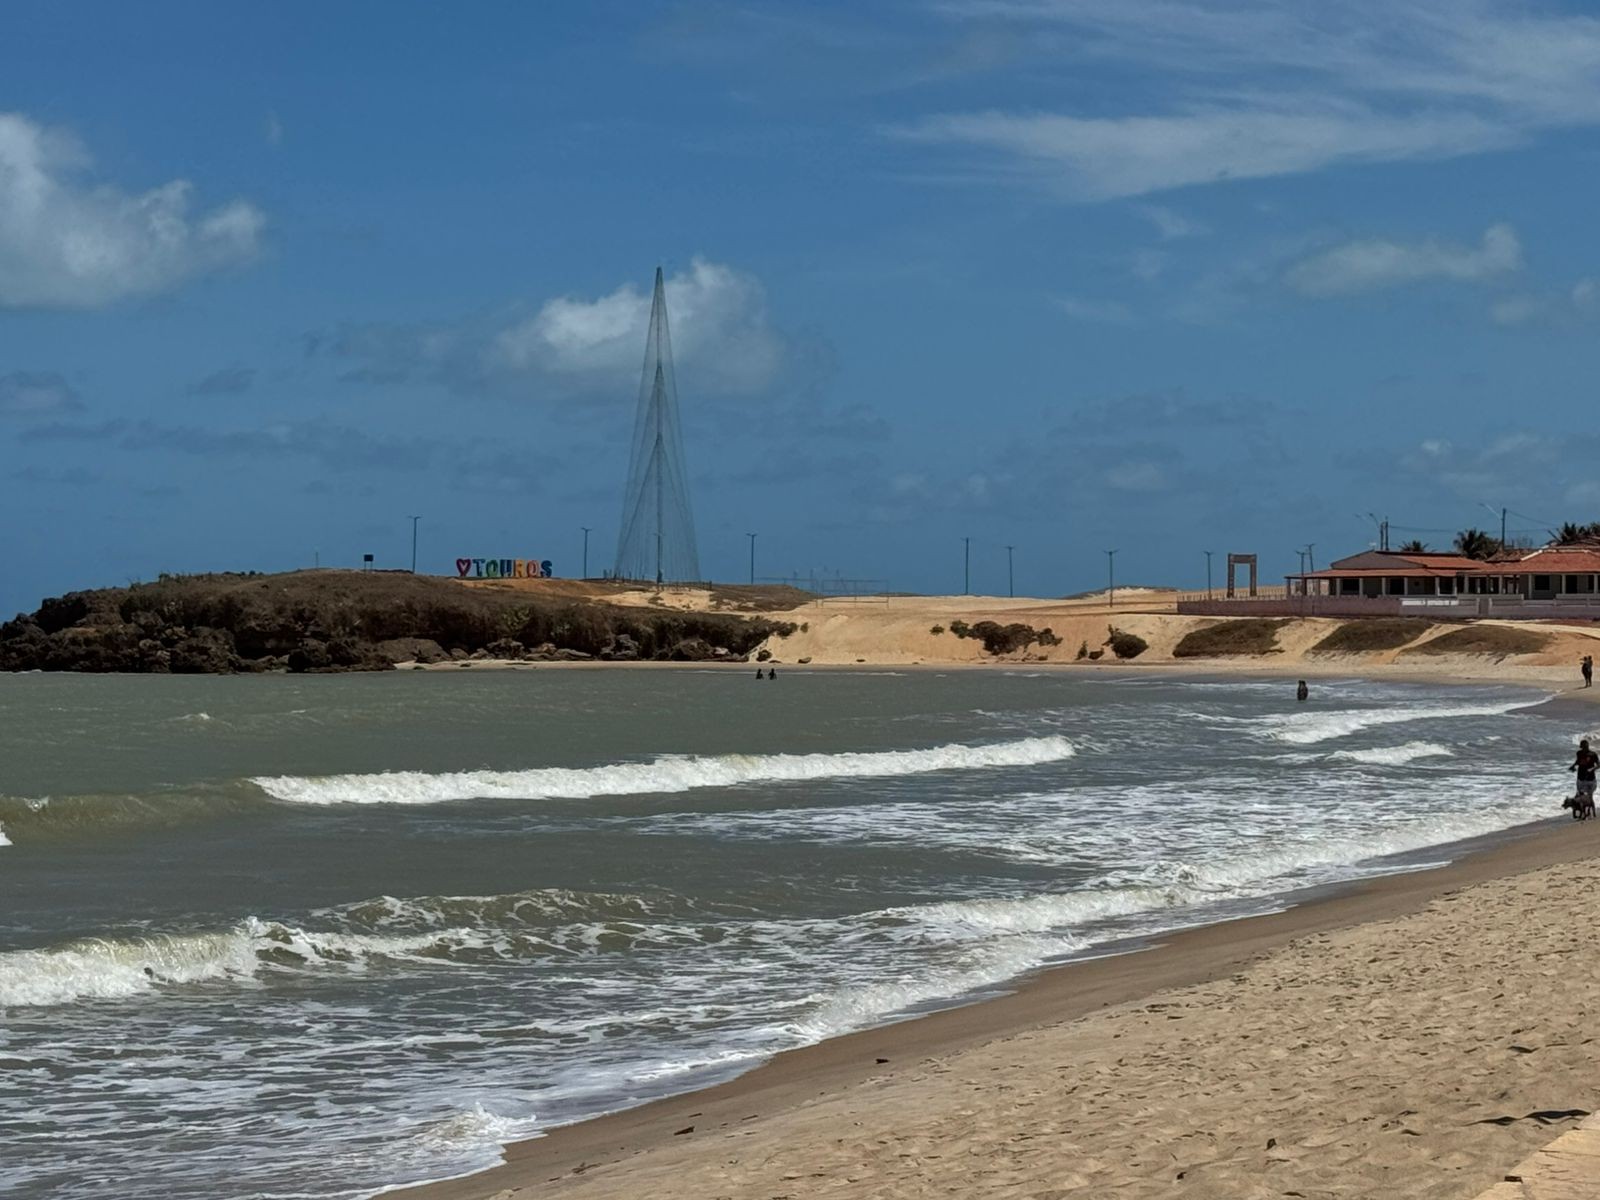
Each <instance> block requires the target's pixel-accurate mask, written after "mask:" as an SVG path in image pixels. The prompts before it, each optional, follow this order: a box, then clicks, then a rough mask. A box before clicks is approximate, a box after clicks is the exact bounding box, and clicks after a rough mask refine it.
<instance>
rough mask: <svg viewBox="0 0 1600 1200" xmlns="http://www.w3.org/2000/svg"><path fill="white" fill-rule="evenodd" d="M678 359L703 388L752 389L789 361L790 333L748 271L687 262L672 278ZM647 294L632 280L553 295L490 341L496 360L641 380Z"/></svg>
mask: <svg viewBox="0 0 1600 1200" xmlns="http://www.w3.org/2000/svg"><path fill="white" fill-rule="evenodd" d="M666 292H667V312H668V319H669V328H670V330H671V336H672V351H673V357H674V361H675V362H676V364H677V365H678V366H679V368H680V372H681V371H683V370H689V371H692V372H693V374H694V381H695V388H696V389H697V390H699V391H703V392H751V391H760V390H762V389H763V388H765V387H766V386H768V385H769V384H770V383H771V382H772V380H773V378H774V377H775V376H776V375H777V373H778V371H779V370H780V368H781V367H782V365H783V360H784V356H785V352H786V346H785V342H784V339H783V338H782V336H781V335H779V334H778V333H777V332H776V331H775V330H774V329H773V327H772V325H771V323H770V321H769V319H768V316H767V302H766V293H765V291H764V290H763V288H762V286H761V283H760V281H759V280H757V279H756V278H755V277H754V276H752V275H747V274H745V273H743V272H741V271H737V270H735V269H734V268H732V267H728V266H723V265H721V264H719V263H713V262H708V261H707V260H705V259H703V258H695V259H693V260H692V261H691V263H690V265H689V269H688V270H687V271H685V272H681V273H679V274H677V275H674V276H671V277H670V278H668V279H667V280H666ZM650 298H651V296H650V292H649V291H647V290H643V289H640V288H639V287H637V286H636V285H634V284H632V283H625V284H623V285H622V286H621V287H619V288H617V289H616V290H615V291H613V292H611V293H609V294H607V295H604V296H601V297H599V298H598V299H594V300H586V299H578V298H573V297H569V296H563V297H559V298H557V299H554V300H550V301H547V302H546V303H545V304H544V306H543V307H541V308H540V309H539V311H538V312H537V313H536V314H534V315H533V316H532V317H530V318H528V319H527V320H525V321H520V322H518V323H517V324H515V325H512V326H511V327H509V328H507V329H504V330H502V331H501V332H500V333H499V334H498V335H496V337H495V339H494V351H493V353H494V356H495V358H496V359H497V361H498V364H499V365H501V366H504V367H509V368H511V369H513V370H537V371H543V372H548V373H550V374H554V375H559V376H565V377H568V378H570V379H572V380H574V381H578V382H585V381H592V382H595V383H600V384H606V385H610V384H613V383H614V382H615V381H617V380H619V379H621V378H624V377H628V376H637V374H638V372H639V366H640V363H641V362H643V360H644V344H645V335H646V326H647V325H648V323H649V320H650Z"/></svg>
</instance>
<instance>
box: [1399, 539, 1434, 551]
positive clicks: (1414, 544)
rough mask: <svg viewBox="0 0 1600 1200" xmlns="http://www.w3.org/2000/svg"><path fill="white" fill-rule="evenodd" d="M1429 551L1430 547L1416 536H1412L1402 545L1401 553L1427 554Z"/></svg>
mask: <svg viewBox="0 0 1600 1200" xmlns="http://www.w3.org/2000/svg"><path fill="white" fill-rule="evenodd" d="M1427 552H1428V547H1427V546H1426V545H1425V544H1423V543H1422V542H1419V541H1418V540H1417V539H1416V538H1412V539H1411V540H1410V541H1409V542H1407V543H1406V544H1405V545H1404V546H1401V547H1400V553H1401V554H1426V553H1427Z"/></svg>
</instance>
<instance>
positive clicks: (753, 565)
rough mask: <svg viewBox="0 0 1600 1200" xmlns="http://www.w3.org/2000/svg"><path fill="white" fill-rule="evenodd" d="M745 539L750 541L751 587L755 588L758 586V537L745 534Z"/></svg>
mask: <svg viewBox="0 0 1600 1200" xmlns="http://www.w3.org/2000/svg"><path fill="white" fill-rule="evenodd" d="M745 537H747V538H749V539H750V586H751V587H755V585H756V535H755V534H753V533H747V534H745Z"/></svg>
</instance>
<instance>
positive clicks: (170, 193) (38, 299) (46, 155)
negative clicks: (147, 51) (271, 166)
mask: <svg viewBox="0 0 1600 1200" xmlns="http://www.w3.org/2000/svg"><path fill="white" fill-rule="evenodd" d="M89 165H90V164H89V159H88V156H87V155H86V154H85V152H84V151H83V149H82V148H81V147H80V146H79V145H78V143H77V142H76V141H75V140H74V139H73V138H71V137H70V136H69V135H67V134H65V133H62V132H61V131H59V130H51V129H46V128H44V127H43V126H41V125H38V124H36V123H35V122H33V121H30V120H29V119H28V118H26V117H24V116H22V115H20V114H17V113H0V308H98V307H100V306H101V305H105V304H110V303H112V302H114V301H117V300H121V299H124V298H126V297H129V296H138V295H148V294H151V293H155V292H162V291H166V290H168V289H170V288H172V287H175V286H177V285H178V284H180V283H182V282H183V281H185V280H187V279H190V278H192V277H194V276H196V275H200V274H204V273H205V272H208V271H213V270H216V269H218V268H221V267H226V266H231V265H233V264H235V263H240V262H246V261H248V260H249V259H251V258H253V257H255V255H256V254H257V253H258V251H259V249H260V241H261V231H262V227H263V226H264V224H265V218H264V217H263V215H262V213H261V212H260V210H259V209H257V208H255V207H254V206H253V205H250V204H247V203H245V202H244V201H242V200H235V201H233V202H231V203H229V204H225V205H223V206H222V207H220V208H215V209H212V210H211V211H210V212H206V213H199V214H191V213H190V211H189V209H190V202H189V193H190V190H191V185H190V184H189V182H188V181H187V180H183V179H175V180H172V181H171V182H170V183H165V184H162V185H161V186H160V187H157V188H152V189H151V190H150V191H147V192H142V193H131V192H125V191H122V190H121V189H119V188H117V187H115V186H114V185H111V184H105V183H97V182H95V181H93V180H92V179H91V178H89V175H88V169H89Z"/></svg>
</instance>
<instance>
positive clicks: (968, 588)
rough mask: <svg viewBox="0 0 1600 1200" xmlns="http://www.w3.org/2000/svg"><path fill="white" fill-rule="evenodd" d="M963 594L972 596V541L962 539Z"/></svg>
mask: <svg viewBox="0 0 1600 1200" xmlns="http://www.w3.org/2000/svg"><path fill="white" fill-rule="evenodd" d="M961 547H962V549H961V594H962V595H963V596H970V595H972V539H971V538H969V537H964V538H962V539H961Z"/></svg>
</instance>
